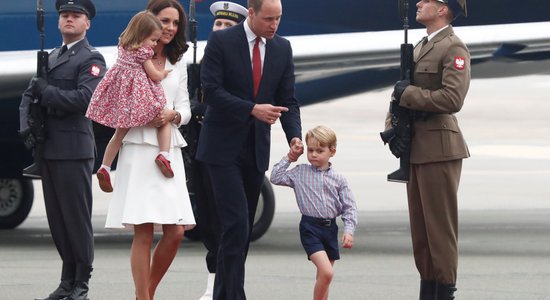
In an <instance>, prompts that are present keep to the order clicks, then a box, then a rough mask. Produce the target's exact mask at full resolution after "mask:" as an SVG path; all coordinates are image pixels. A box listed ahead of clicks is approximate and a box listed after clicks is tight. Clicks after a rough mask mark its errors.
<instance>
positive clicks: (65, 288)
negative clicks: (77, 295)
mask: <svg viewBox="0 0 550 300" xmlns="http://www.w3.org/2000/svg"><path fill="white" fill-rule="evenodd" d="M73 284H74V281H73V280H61V283H60V284H59V286H58V287H57V289H55V291H53V292H52V293H51V294H50V295H49V296H48V297H46V298H36V299H34V300H61V299H65V297H67V296H69V295H70V294H71V292H72V291H73Z"/></svg>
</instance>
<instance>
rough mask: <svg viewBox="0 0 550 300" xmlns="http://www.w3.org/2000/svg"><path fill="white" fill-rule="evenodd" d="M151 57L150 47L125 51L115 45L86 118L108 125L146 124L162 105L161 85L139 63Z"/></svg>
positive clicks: (122, 126)
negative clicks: (114, 57) (114, 53)
mask: <svg viewBox="0 0 550 300" xmlns="http://www.w3.org/2000/svg"><path fill="white" fill-rule="evenodd" d="M152 57H153V49H152V48H151V47H140V48H138V49H136V50H132V51H127V50H125V49H124V48H122V47H121V46H119V47H118V59H117V61H116V63H115V64H114V65H113V66H112V67H111V68H110V69H109V70H108V71H107V73H106V74H105V77H103V79H102V80H101V81H100V82H99V84H98V85H97V87H96V89H95V91H94V93H93V95H92V99H91V100H90V105H89V106H88V111H87V112H86V117H88V118H90V119H92V120H93V121H95V122H97V123H99V124H102V125H105V126H108V127H112V128H119V127H121V128H131V127H138V126H144V125H146V124H147V123H149V122H150V121H151V120H153V118H154V117H155V116H157V115H158V114H159V113H160V111H161V110H162V109H163V108H164V106H165V105H166V98H165V96H164V91H163V89H162V86H161V85H160V83H158V82H154V81H153V80H151V78H149V77H148V76H147V74H146V73H145V69H144V68H143V62H144V61H145V60H147V59H151V58H152Z"/></svg>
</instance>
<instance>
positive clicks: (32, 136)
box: [21, 0, 48, 178]
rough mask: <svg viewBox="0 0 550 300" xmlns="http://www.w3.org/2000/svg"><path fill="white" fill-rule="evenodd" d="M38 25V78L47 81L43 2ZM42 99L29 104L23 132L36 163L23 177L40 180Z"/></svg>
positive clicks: (42, 132)
mask: <svg viewBox="0 0 550 300" xmlns="http://www.w3.org/2000/svg"><path fill="white" fill-rule="evenodd" d="M36 25H37V28H38V32H40V51H38V52H37V65H36V76H37V77H41V78H44V79H47V76H48V52H47V51H44V38H45V34H44V8H43V6H42V0H37V3H36ZM40 102H41V99H40V98H39V97H34V98H33V99H32V101H31V103H30V104H29V118H28V120H27V123H28V125H29V128H28V129H26V130H24V131H22V132H21V136H22V137H23V142H24V144H25V146H26V147H27V149H29V150H30V149H33V157H34V163H33V164H32V165H30V166H28V167H26V168H25V169H23V176H26V177H31V178H40V164H41V162H42V152H43V150H42V147H43V144H44V141H45V139H46V135H45V129H44V126H45V115H46V114H45V110H44V108H43V107H42V105H41V104H40Z"/></svg>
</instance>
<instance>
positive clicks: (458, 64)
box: [454, 56, 466, 70]
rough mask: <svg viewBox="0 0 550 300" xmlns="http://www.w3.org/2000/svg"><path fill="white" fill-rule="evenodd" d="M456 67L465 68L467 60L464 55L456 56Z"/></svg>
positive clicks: (458, 68)
mask: <svg viewBox="0 0 550 300" xmlns="http://www.w3.org/2000/svg"><path fill="white" fill-rule="evenodd" d="M454 61H455V69H457V70H464V66H465V65H466V60H465V59H464V57H462V56H455V59H454Z"/></svg>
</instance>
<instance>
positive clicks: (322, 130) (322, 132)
mask: <svg viewBox="0 0 550 300" xmlns="http://www.w3.org/2000/svg"><path fill="white" fill-rule="evenodd" d="M309 139H314V140H315V141H317V142H318V143H319V146H321V147H329V148H333V149H336V133H334V131H333V130H332V129H330V128H328V127H326V126H323V125H319V126H316V127H315V128H313V129H310V130H309V131H308V132H307V133H306V143H307V141H308V140H309Z"/></svg>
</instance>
